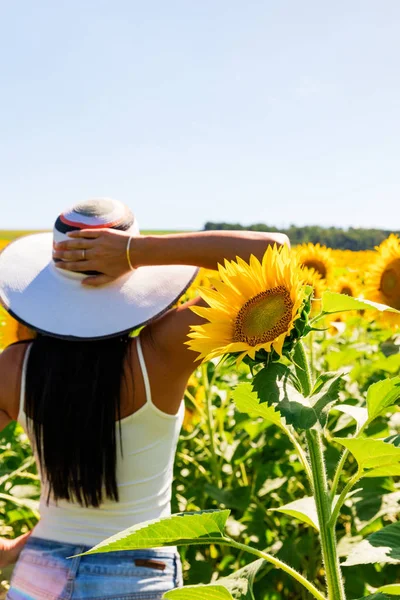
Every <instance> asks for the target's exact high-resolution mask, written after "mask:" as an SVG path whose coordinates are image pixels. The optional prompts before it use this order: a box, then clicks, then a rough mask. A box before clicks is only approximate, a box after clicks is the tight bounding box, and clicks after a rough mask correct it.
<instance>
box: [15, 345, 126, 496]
mask: <svg viewBox="0 0 400 600" xmlns="http://www.w3.org/2000/svg"><path fill="white" fill-rule="evenodd" d="M129 341H130V338H129V336H128V335H125V336H120V337H115V338H109V339H105V340H99V341H66V340H62V339H57V338H54V337H50V336H47V335H40V334H39V335H38V336H37V338H36V339H35V340H34V341H33V342H32V348H31V350H30V355H29V359H28V367H27V375H26V394H25V398H26V401H25V412H26V414H27V416H28V417H29V418H30V419H31V421H29V419H28V428H31V431H32V432H33V435H34V443H35V446H36V452H37V456H38V460H39V463H40V468H41V470H42V472H43V474H44V475H45V476H46V479H47V480H48V483H49V493H48V497H47V502H48V501H49V498H50V494H51V495H52V497H53V498H54V499H55V500H58V499H65V500H71V501H76V502H78V503H79V504H81V505H82V506H94V507H97V506H99V505H100V504H101V502H102V501H103V500H104V496H106V497H107V498H110V499H112V500H115V501H117V500H118V488H117V481H116V459H117V423H116V420H118V421H119V419H120V414H121V407H120V399H121V386H122V384H123V382H124V381H125V380H124V358H125V355H126V352H127V349H128V347H129ZM119 427H120V423H119ZM119 433H121V430H120V429H119ZM119 438H120V441H121V436H120V435H119ZM121 444H122V441H121ZM121 451H122V446H121Z"/></svg>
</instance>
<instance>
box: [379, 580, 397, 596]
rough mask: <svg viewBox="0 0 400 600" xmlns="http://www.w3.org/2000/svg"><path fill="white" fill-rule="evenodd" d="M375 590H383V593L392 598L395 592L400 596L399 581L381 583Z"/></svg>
mask: <svg viewBox="0 0 400 600" xmlns="http://www.w3.org/2000/svg"><path fill="white" fill-rule="evenodd" d="M377 591H378V592H384V593H385V594H389V595H390V597H391V598H392V599H393V596H395V595H396V594H397V597H398V598H400V583H392V584H390V583H389V585H383V586H382V587H380V588H379V589H378V590H377Z"/></svg>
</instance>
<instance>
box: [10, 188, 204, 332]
mask: <svg viewBox="0 0 400 600" xmlns="http://www.w3.org/2000/svg"><path fill="white" fill-rule="evenodd" d="M87 228H90V229H92V228H96V229H99V228H100V229H102V228H114V229H119V230H123V231H126V232H128V233H130V234H131V235H133V236H134V235H138V234H139V228H138V225H137V221H136V219H135V217H134V215H133V214H132V212H131V211H130V210H129V208H128V207H126V206H125V205H124V204H122V203H121V202H118V201H116V200H111V199H95V200H91V201H88V202H84V203H82V204H78V205H76V206H74V207H72V208H71V209H68V210H67V211H65V212H63V213H62V214H61V215H60V216H59V217H58V218H57V220H56V223H55V225H54V230H53V233H38V234H33V235H28V236H25V237H22V238H19V239H17V240H15V241H14V242H12V243H11V244H9V245H8V246H6V248H5V249H4V250H3V252H2V253H1V254H0V298H1V301H2V303H3V305H4V307H5V308H6V310H7V311H8V312H9V313H10V314H11V315H12V316H13V317H15V318H16V319H17V320H19V321H20V322H22V323H24V324H25V325H27V326H28V327H31V328H32V329H35V330H36V331H38V332H41V333H45V334H48V335H52V336H55V337H60V338H65V339H69V340H73V339H82V338H84V339H92V340H95V339H102V338H107V337H114V336H117V335H120V334H124V333H128V332H129V331H131V330H133V329H136V328H138V327H140V326H142V325H145V324H146V323H148V322H149V321H151V320H152V319H154V318H156V317H158V316H160V315H162V314H163V313H164V312H165V311H167V310H168V309H169V308H170V307H171V306H173V305H174V304H175V303H176V301H177V300H178V299H179V298H180V296H182V294H183V293H184V292H185V291H186V290H187V288H188V287H189V286H190V284H191V283H192V282H193V280H194V278H195V276H196V274H197V272H198V268H197V267H195V266H188V265H162V266H144V267H139V268H137V269H134V270H133V271H130V272H129V273H127V274H126V275H123V276H122V277H120V278H118V279H116V280H114V281H113V282H111V283H109V284H106V285H103V286H100V287H90V286H85V285H82V278H84V277H86V276H87V274H84V273H73V272H70V271H66V270H61V269H57V267H56V266H55V263H54V261H53V257H52V251H53V243H54V242H60V241H62V240H65V239H69V238H68V236H67V235H66V234H67V233H68V232H69V231H73V230H77V229H87ZM132 243H133V244H134V240H133V241H132Z"/></svg>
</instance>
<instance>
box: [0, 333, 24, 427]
mask: <svg viewBox="0 0 400 600" xmlns="http://www.w3.org/2000/svg"><path fill="white" fill-rule="evenodd" d="M27 347H28V343H19V344H12V345H11V346H8V347H7V348H6V349H5V350H4V351H3V352H1V353H0V381H1V386H0V410H3V411H4V412H6V413H7V414H8V415H9V416H10V417H11V418H12V419H15V418H16V417H17V416H18V408H19V391H20V385H21V371H22V363H23V360H24V356H25V352H26V349H27Z"/></svg>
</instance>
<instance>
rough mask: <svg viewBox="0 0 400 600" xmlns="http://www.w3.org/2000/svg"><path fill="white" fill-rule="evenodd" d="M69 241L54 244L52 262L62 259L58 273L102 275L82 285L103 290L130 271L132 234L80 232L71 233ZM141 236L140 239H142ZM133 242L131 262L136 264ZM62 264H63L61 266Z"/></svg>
mask: <svg viewBox="0 0 400 600" xmlns="http://www.w3.org/2000/svg"><path fill="white" fill-rule="evenodd" d="M68 237H70V238H71V240H69V241H67V240H66V241H65V242H60V243H58V244H55V247H54V251H53V258H56V259H57V258H58V259H60V262H57V263H55V266H56V267H57V268H58V269H66V270H69V271H77V272H81V273H87V272H88V271H98V272H99V273H101V275H94V276H89V277H86V279H83V280H82V283H83V284H85V285H90V286H94V287H97V286H100V285H104V284H105V283H110V282H111V281H113V280H114V279H117V278H118V277H121V275H125V274H126V273H128V272H129V271H130V266H129V262H128V257H127V247H128V241H129V237H130V236H129V234H128V233H126V232H125V231H118V230H116V229H81V230H80V231H71V232H70V233H68ZM140 237H141V236H138V238H140ZM133 246H134V240H132V243H131V245H130V250H131V252H130V258H131V264H132V267H137V266H138V265H135V264H134V261H133V258H132V254H134V252H132V250H133ZM61 261H62V262H61Z"/></svg>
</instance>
